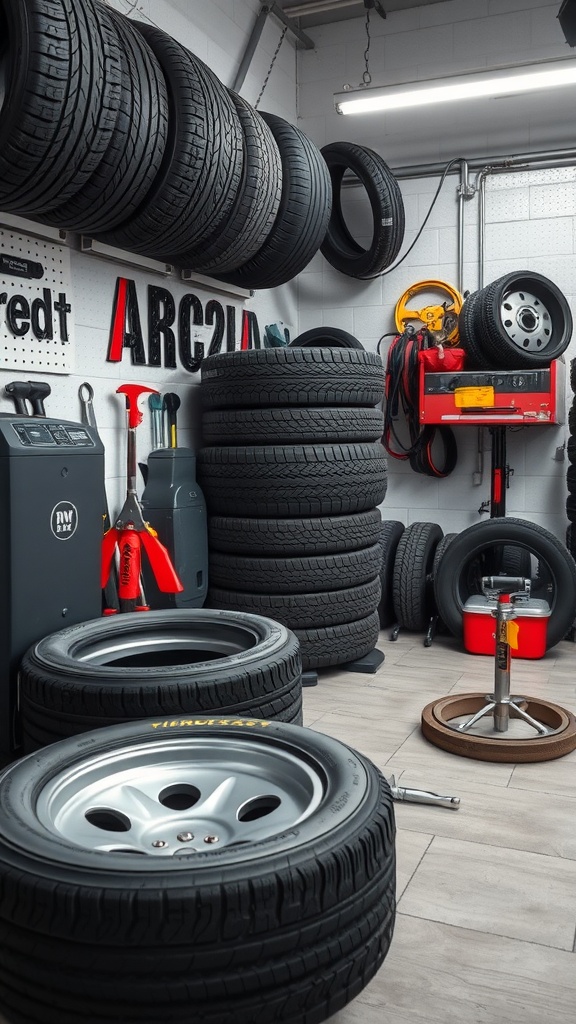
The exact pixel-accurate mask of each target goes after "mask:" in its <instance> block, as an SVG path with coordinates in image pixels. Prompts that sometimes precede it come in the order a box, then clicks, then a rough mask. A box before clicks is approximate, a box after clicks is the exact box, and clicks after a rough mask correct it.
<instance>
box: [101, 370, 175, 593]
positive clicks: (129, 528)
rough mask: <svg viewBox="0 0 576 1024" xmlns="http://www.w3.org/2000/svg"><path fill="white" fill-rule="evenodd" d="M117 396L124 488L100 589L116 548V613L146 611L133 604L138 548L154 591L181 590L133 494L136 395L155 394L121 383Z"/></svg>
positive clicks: (106, 545) (107, 538) (105, 547)
mask: <svg viewBox="0 0 576 1024" xmlns="http://www.w3.org/2000/svg"><path fill="white" fill-rule="evenodd" d="M116 393H117V394H124V395H125V396H126V409H127V412H128V459H127V472H128V489H127V493H126V501H125V502H124V505H123V506H122V509H121V511H120V514H119V516H118V518H117V520H116V522H115V523H114V526H112V527H111V528H110V529H109V530H108V531H107V532H106V533H105V534H104V539H103V542H102V581H101V585H102V588H104V587H105V586H106V583H107V582H108V577H109V575H110V571H111V567H112V560H113V558H114V553H115V551H116V548H118V552H119V556H120V557H119V568H118V596H119V598H120V611H129V610H130V611H132V610H136V611H144V610H147V608H146V606H145V605H144V604H143V603H139V604H136V603H135V602H138V599H139V597H140V595H141V593H142V586H141V583H140V570H141V567H142V548H144V551H145V552H146V555H147V556H148V561H149V562H150V566H151V569H152V572H153V574H154V579H155V580H156V585H157V587H158V590H160V591H162V593H164V594H178V593H180V592H181V591H182V590H183V589H184V587H183V586H182V583H181V582H180V580H179V578H178V575H177V573H176V570H175V569H174V566H173V565H172V562H171V560H170V555H169V554H168V551H167V549H166V548H165V547H164V545H163V544H161V543H160V541H159V540H158V536H157V534H156V531H155V530H153V529H152V527H151V526H149V525H148V523H146V522H145V521H144V517H143V515H142V509H141V507H140V502H139V501H138V495H137V492H136V472H137V461H136V427H137V426H138V424H139V423H141V422H142V413H141V412H140V410H139V408H138V399H139V397H140V395H142V394H145V393H149V394H158V392H157V391H155V389H154V388H148V387H145V386H144V385H142V384H122V385H121V387H119V388H117V389H116Z"/></svg>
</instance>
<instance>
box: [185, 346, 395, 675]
mask: <svg viewBox="0 0 576 1024" xmlns="http://www.w3.org/2000/svg"><path fill="white" fill-rule="evenodd" d="M297 341H298V339H297V340H296V343H295V344H294V345H293V346H292V347H290V346H289V347H286V348H270V349H262V350H248V351H240V352H231V353H222V354H219V355H216V356H208V357H207V358H206V359H204V361H203V363H202V371H201V373H202V378H201V379H202V384H201V392H202V394H201V397H202V405H203V422H202V430H203V440H204V444H205V447H203V448H202V450H201V451H200V453H199V459H198V463H199V473H198V478H199V482H200V485H201V487H202V489H203V491H204V494H205V496H206V501H207V505H208V511H209V515H210V518H209V548H210V566H209V579H210V586H209V592H208V601H207V603H208V605H210V607H213V608H227V609H232V610H236V611H248V612H255V613H257V614H260V615H266V616H269V617H270V618H273V619H275V620H277V621H278V622H281V623H283V624H284V625H285V626H288V627H289V628H290V629H291V630H293V631H294V633H295V634H296V636H297V637H298V639H299V640H300V645H301V650H302V664H303V668H304V669H308V670H310V669H316V668H320V667H323V666H328V665H338V664H344V663H346V662H350V661H353V660H355V659H357V658H360V657H362V656H363V655H365V654H367V653H369V652H370V651H371V650H373V648H374V647H375V645H376V642H377V639H378V634H379V618H378V604H379V600H380V566H381V547H380V544H379V538H380V530H381V516H380V512H379V510H378V507H377V506H378V505H379V504H380V503H381V502H382V501H383V499H384V496H385V494H386V486H387V466H386V458H385V453H384V449H383V448H382V446H381V444H380V442H379V440H377V439H378V438H380V436H381V432H382V414H381V412H380V410H379V409H377V408H375V406H376V405H377V404H378V403H380V402H381V400H382V396H383V366H382V361H381V359H380V357H379V356H378V355H376V354H375V353H371V352H365V351H364V350H363V349H361V348H360V349H357V348H344V347H342V348H340V347H320V346H319V347H308V346H306V345H302V346H299V345H298V344H297Z"/></svg>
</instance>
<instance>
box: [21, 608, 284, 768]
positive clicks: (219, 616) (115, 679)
mask: <svg viewBox="0 0 576 1024" xmlns="http://www.w3.org/2000/svg"><path fill="white" fill-rule="evenodd" d="M300 686H301V662H300V654H299V650H298V643H297V641H296V639H295V637H294V636H293V635H291V634H290V632H289V631H288V630H286V629H285V628H284V627H283V626H280V625H279V624H278V623H276V622H273V621H271V620H269V619H267V618H262V617H257V616H253V615H243V614H240V613H231V612H226V611H208V610H206V609H194V610H190V611H185V610H182V609H178V610H175V611H174V610H172V611H154V612H147V613H146V615H142V614H140V613H137V612H136V613H132V614H125V615H119V616H114V617H111V618H104V619H94V620H92V621H89V622H83V623H80V624H78V625H76V626H71V627H70V628H69V629H64V630H61V631H60V632H58V633H53V634H52V635H51V636H48V637H45V638H44V639H43V640H40V641H39V642H38V643H36V644H34V645H32V646H31V647H30V648H29V649H28V651H27V652H26V653H25V655H24V657H23V659H22V665H21V682H20V700H21V707H22V722H23V731H24V734H25V735H26V731H27V729H26V727H27V722H28V719H29V720H30V726H31V731H32V733H34V730H35V732H36V734H37V733H38V729H42V728H45V729H46V731H47V733H48V734H50V735H57V736H74V735H75V734H76V733H78V732H84V731H86V730H88V729H94V728H97V727H101V726H105V725H111V724H115V723H117V722H121V721H126V720H128V719H137V718H150V717H152V716H156V717H158V716H159V717H162V716H164V715H176V716H178V715H186V714H191V713H192V714H206V713H208V712H214V711H219V712H220V713H222V714H236V715H251V716H255V717H273V716H274V714H275V713H284V712H286V711H288V713H291V710H297V708H295V707H294V705H295V704H296V703H297V702H298V701H299V699H300V698H299V697H298V688H299V687H300ZM263 710H264V711H265V715H261V714H260V713H261V712H262V711H263ZM30 749H31V748H30V746H26V747H25V750H26V752H29V751H30Z"/></svg>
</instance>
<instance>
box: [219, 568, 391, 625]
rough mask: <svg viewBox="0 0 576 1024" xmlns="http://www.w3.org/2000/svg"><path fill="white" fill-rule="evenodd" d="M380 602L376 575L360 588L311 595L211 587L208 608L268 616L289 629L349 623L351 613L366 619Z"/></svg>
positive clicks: (378, 578)
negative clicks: (253, 591) (263, 592)
mask: <svg viewBox="0 0 576 1024" xmlns="http://www.w3.org/2000/svg"><path fill="white" fill-rule="evenodd" d="M379 600H380V577H379V576H377V577H375V579H373V580H370V581H369V582H368V583H362V584H360V586H356V587H345V588H344V589H342V590H329V591H317V592H312V593H310V594H301V593H298V594H251V593H246V592H244V591H242V590H222V589H220V588H219V587H211V588H210V589H209V591H208V601H207V605H208V607H210V608H229V609H230V610H231V611H244V612H252V614H255V615H267V616H268V617H269V618H271V619H275V621H276V622H281V623H282V625H283V626H287V627H288V629H306V628H308V627H311V626H314V627H316V626H336V625H339V624H340V623H342V622H349V621H350V615H351V614H354V615H355V616H356V617H357V618H359V619H362V618H365V617H366V616H367V615H370V614H371V613H372V612H373V611H374V609H375V608H377V606H378V602H379Z"/></svg>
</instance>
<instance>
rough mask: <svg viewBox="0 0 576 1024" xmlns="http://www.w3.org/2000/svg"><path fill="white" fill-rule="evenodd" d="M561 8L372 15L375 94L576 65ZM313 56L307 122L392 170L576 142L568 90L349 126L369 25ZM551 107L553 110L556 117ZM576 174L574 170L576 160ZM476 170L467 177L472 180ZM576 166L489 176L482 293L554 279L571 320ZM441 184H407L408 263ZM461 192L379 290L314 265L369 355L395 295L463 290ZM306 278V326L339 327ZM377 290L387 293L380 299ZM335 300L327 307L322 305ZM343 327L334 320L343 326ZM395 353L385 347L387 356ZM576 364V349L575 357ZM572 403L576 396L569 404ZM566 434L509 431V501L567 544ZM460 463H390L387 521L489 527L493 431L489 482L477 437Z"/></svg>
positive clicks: (301, 72) (302, 73)
mask: <svg viewBox="0 0 576 1024" xmlns="http://www.w3.org/2000/svg"><path fill="white" fill-rule="evenodd" d="M558 9H559V5H558V3H556V2H555V0H554V2H553V0H550V2H546V0H543V2H539V0H457V2H456V0H448V2H446V3H438V4H431V5H430V6H429V7H422V8H412V9H411V10H408V11H404V12H394V11H392V12H390V13H389V14H388V18H387V19H386V21H383V20H382V19H380V18H379V17H377V16H376V15H375V14H373V15H372V17H371V23H370V26H371V35H372V44H371V48H370V69H371V73H372V79H373V84H374V85H378V84H383V83H384V82H401V81H407V80H410V79H415V78H427V77H431V76H439V75H442V74H446V73H457V72H458V71H463V70H467V69H469V68H475V67H484V66H487V65H494V64H501V63H506V62H515V61H530V60H537V59H539V58H543V57H558V56H566V55H569V53H570V51H569V50H568V49H567V46H566V42H565V40H564V37H563V34H562V31H561V29H560V26H559V23H558V21H557V18H556V15H557V13H558ZM310 34H311V35H312V37H313V38H314V40H315V42H316V46H317V50H316V51H299V52H298V80H299V94H298V101H299V117H300V121H299V124H300V125H301V126H302V127H303V129H304V130H305V131H307V132H308V134H309V135H310V137H311V138H312V139H313V140H314V141H315V142H316V143H317V144H318V145H320V146H322V145H324V144H325V143H329V142H333V141H337V140H346V141H350V142H356V143H358V144H360V145H366V146H369V147H371V148H373V149H376V150H377V151H378V152H379V153H381V155H382V156H383V157H384V159H385V160H386V161H387V162H388V164H389V165H390V166H391V167H398V166H405V165H410V164H427V163H432V162H436V161H444V160H445V161H448V160H449V159H452V158H453V157H458V156H462V157H464V158H467V159H472V158H473V157H477V156H484V155H485V156H487V157H488V156H490V155H504V154H510V155H513V154H515V153H526V152H531V151H538V150H543V149H547V148H550V149H567V148H571V147H572V146H574V141H573V140H574V133H573V128H572V125H573V109H574V100H575V94H574V93H573V92H571V91H570V90H567V92H566V93H564V94H562V96H560V94H559V93H555V96H554V100H553V103H552V104H550V101H549V99H548V98H543V97H541V96H536V95H534V94H532V95H531V96H530V97H529V98H525V99H523V100H522V101H521V102H519V101H514V100H503V101H498V102H497V103H493V104H491V105H489V104H486V103H484V104H482V105H480V107H476V106H475V105H472V106H469V105H468V104H461V106H460V107H458V108H457V107H454V106H451V107H450V108H448V107H445V108H443V109H441V108H437V110H436V111H434V110H432V109H426V110H424V111H414V112H410V111H402V112H399V113H398V114H397V115H388V117H383V116H382V115H373V116H372V115H371V116H366V117H357V118H351V117H342V116H339V115H337V114H336V113H334V112H333V93H334V92H335V91H340V90H341V88H342V85H343V82H344V81H349V82H350V83H351V84H352V85H354V86H355V85H357V84H358V82H359V81H360V80H361V77H362V71H363V70H364V60H363V52H364V48H365V44H366V37H365V31H364V19H363V18H358V19H354V20H349V21H342V22H339V23H337V24H335V25H332V26H320V27H315V28H314V29H310ZM551 110H552V113H551ZM575 164H576V160H575ZM475 173H476V172H473V173H471V180H472V181H473V180H474V177H475ZM575 176H576V168H569V169H560V170H558V169H556V170H538V171H530V172H526V171H522V172H520V171H516V172H514V173H505V174H499V175H491V176H489V177H488V181H487V187H486V222H487V223H486V263H485V275H484V280H485V283H488V282H490V281H492V280H495V278H497V277H499V276H500V275H501V274H504V273H508V272H510V271H512V270H521V269H527V270H531V271H536V272H538V273H541V274H544V275H545V276H547V277H549V278H550V279H551V280H553V281H554V282H555V283H556V284H557V285H558V286H559V287H560V288H561V289H562V290H563V291H564V293H565V294H566V296H567V298H568V299H569V301H570V303H571V305H572V309H573V313H574V312H576V309H575V307H574V296H575V295H576V286H575V285H574V284H573V282H574V281H575V280H576V247H575V224H576V219H575V215H574V204H575V203H576V183H575V180H574V179H575ZM438 180H439V179H438V178H420V179H406V180H403V181H401V182H400V186H401V190H402V193H403V197H404V201H405V210H406V235H405V242H404V246H403V248H402V251H401V254H402V253H403V252H404V251H405V250H406V248H407V246H408V243H409V242H411V240H412V239H413V238H414V236H415V234H416V230H417V229H418V227H419V226H420V224H421V223H422V221H423V219H424V216H425V214H426V212H427V210H428V207H429V205H430V202H431V199H432V196H433V194H434V192H435V189H436V186H437V184H438ZM457 184H458V176H457V175H449V176H448V178H447V180H446V182H445V184H444V187H443V190H442V192H441V194H440V197H439V200H438V202H437V204H436V207H435V209H434V211H433V213H432V216H431V217H430V220H429V221H428V224H427V227H426V228H425V230H424V232H423V234H422V236H421V238H420V240H419V241H418V242H417V244H416V246H415V248H414V250H413V251H412V253H411V254H410V255H409V256H408V258H407V259H406V261H405V262H404V263H403V264H402V266H400V267H399V268H398V269H397V270H394V271H393V272H392V273H390V274H389V275H385V276H384V277H382V278H381V279H380V280H379V281H378V282H373V281H372V282H369V283H367V282H362V281H356V282H354V280H353V279H352V278H348V277H346V276H344V275H341V274H338V273H337V272H336V271H335V270H333V269H332V267H330V266H329V265H328V263H327V262H326V261H323V262H320V261H319V260H316V261H314V266H313V268H310V276H311V277H313V280H314V289H313V291H314V295H315V296H317V297H318V298H319V297H320V295H323V296H331V295H336V294H340V296H341V302H338V303H337V304H334V307H335V309H336V308H337V309H338V316H339V317H341V315H342V314H341V312H340V306H341V305H344V306H345V307H346V313H347V322H348V323H350V316H349V314H350V312H351V313H352V323H353V324H354V332H353V333H355V334H356V336H357V337H358V338H359V339H360V340H361V341H362V343H363V344H364V345H365V346H366V348H368V349H370V350H375V349H376V345H377V342H378V338H379V337H380V336H381V335H382V334H384V333H386V332H389V331H392V330H394V316H393V312H394V307H395V304H396V301H397V299H398V298H399V297H400V295H401V294H402V293H403V291H404V290H405V289H406V288H407V287H408V285H410V284H413V283H415V282H416V281H420V280H425V279H443V280H445V281H448V282H449V283H451V284H453V285H456V283H457V230H456V224H457V219H456V218H457ZM478 256H479V248H478V198H477V196H476V197H475V198H474V199H472V200H470V201H467V203H466V204H465V237H464V285H463V286H464V289H469V290H475V289H476V288H477V287H478V284H479V277H478ZM308 281H309V275H308V273H307V272H305V273H304V274H302V275H301V276H300V279H299V282H298V287H299V301H300V296H302V299H303V298H304V296H306V300H305V301H301V302H300V329H301V330H304V329H308V328H311V327H314V326H319V325H320V324H327V323H329V322H330V321H329V317H327V313H328V312H329V310H328V308H327V307H326V305H322V306H321V307H317V308H316V309H315V308H314V305H313V301H312V298H311V289H310V287H309V284H308ZM378 285H380V286H381V298H380V297H379V289H378ZM324 301H326V300H324ZM340 322H341V320H340V319H338V320H337V321H336V320H334V321H333V323H334V324H336V323H340ZM387 348H388V343H387V342H385V343H383V344H382V347H381V350H382V353H383V355H384V357H385V355H386V353H387ZM573 355H576V340H575V341H574V342H572V344H571V346H570V349H569V350H568V352H567V353H566V358H567V359H570V358H571V356H573ZM568 397H569V398H570V399H571V395H569V396H568ZM566 436H567V428H566V427H565V426H549V427H534V428H533V427H530V428H524V429H522V430H518V431H514V430H508V431H507V441H508V462H509V464H510V465H511V467H512V468H513V469H514V474H513V476H512V477H511V479H510V488H509V490H508V492H507V513H508V514H509V515H517V516H519V517H520V518H526V519H532V520H533V521H535V522H537V523H539V524H540V525H543V526H545V527H546V528H547V529H550V530H551V531H552V532H554V533H555V534H556V535H557V536H558V537H560V538H561V539H562V540H563V539H564V537H565V531H566V525H567V520H566V515H565V496H566V490H565V473H566V467H567V463H566V462H559V461H556V460H554V458H553V456H554V453H555V451H556V449H557V447H559V446H561V445H562V444H563V443H564V442H565V439H566ZM456 437H457V442H458V451H459V458H458V465H457V467H456V470H455V471H454V473H453V474H451V476H449V477H447V478H446V479H443V480H435V479H430V478H426V477H424V476H422V475H421V474H416V473H414V472H413V471H412V470H411V469H410V467H409V466H408V465H407V464H406V463H403V462H398V461H396V460H394V459H390V460H389V473H390V484H389V488H388V494H387V497H386V500H385V502H384V505H383V507H382V513H383V515H384V517H385V518H387V519H400V520H402V521H403V522H405V523H407V524H408V523H411V522H415V521H418V520H422V519H426V520H433V521H435V522H439V523H440V524H441V526H442V527H443V529H444V531H445V532H450V531H453V530H461V529H463V528H464V527H466V526H469V525H471V524H472V523H474V522H477V521H479V519H480V518H481V516H480V514H479V513H478V508H479V506H480V504H481V503H482V502H483V501H485V500H486V499H489V496H490V451H489V443H490V438H489V433H488V431H487V430H486V431H485V446H486V449H487V450H486V451H485V455H484V466H485V470H484V480H483V483H482V485H481V486H473V484H472V474H473V473H474V471H475V470H476V468H477V464H476V460H477V431H476V429H475V428H473V427H461V428H458V429H457V433H456Z"/></svg>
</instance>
